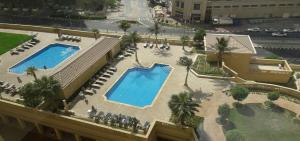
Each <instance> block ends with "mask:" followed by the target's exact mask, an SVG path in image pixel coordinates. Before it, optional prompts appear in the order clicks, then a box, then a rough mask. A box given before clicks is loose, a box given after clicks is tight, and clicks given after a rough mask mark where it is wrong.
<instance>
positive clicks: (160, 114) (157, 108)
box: [71, 44, 229, 122]
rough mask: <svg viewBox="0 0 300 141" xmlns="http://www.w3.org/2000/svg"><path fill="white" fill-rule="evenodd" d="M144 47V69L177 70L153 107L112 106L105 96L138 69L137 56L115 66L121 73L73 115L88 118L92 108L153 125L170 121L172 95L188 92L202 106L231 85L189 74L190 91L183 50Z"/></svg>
mask: <svg viewBox="0 0 300 141" xmlns="http://www.w3.org/2000/svg"><path fill="white" fill-rule="evenodd" d="M142 46H143V44H138V47H139V50H138V57H139V60H140V63H141V65H142V66H146V67H149V66H152V64H153V63H162V64H169V65H171V66H172V67H173V68H174V69H173V72H172V73H171V74H170V77H169V79H168V80H166V82H165V85H164V86H163V87H162V89H161V92H160V93H159V94H158V95H157V97H156V98H155V100H154V101H153V103H152V106H150V107H146V108H138V107H133V106H128V105H124V104H120V103H116V102H111V101H108V100H106V99H105V94H106V92H107V91H108V90H109V89H110V88H111V87H112V86H113V84H114V83H115V82H116V81H117V80H118V79H119V78H120V76H121V75H122V74H123V73H124V72H125V71H126V70H127V69H129V68H132V67H135V66H137V65H138V64H137V63H136V62H135V56H134V54H133V55H132V56H131V57H127V58H125V59H124V60H122V61H120V62H118V63H117V64H116V67H117V69H118V71H117V72H116V73H115V74H114V75H113V76H112V77H111V78H110V79H108V81H107V82H105V84H104V85H103V86H102V87H101V88H100V89H99V90H97V93H96V94H94V95H86V98H87V100H88V103H85V101H84V100H80V101H78V102H77V103H76V104H75V105H74V106H73V107H72V109H71V110H72V111H74V112H75V114H76V115H77V116H81V117H88V114H87V110H89V109H90V108H91V106H92V105H93V106H95V107H96V108H97V109H98V110H100V111H104V112H111V113H113V114H120V113H121V114H124V115H130V116H135V117H137V118H138V119H140V120H141V122H145V121H153V120H155V119H156V120H162V121H168V120H169V117H170V115H171V111H170V110H169V107H168V101H169V100H170V97H171V95H172V94H178V93H179V92H183V91H189V92H192V93H194V98H195V99H196V100H197V101H199V102H200V101H201V99H202V97H205V96H207V95H210V94H213V93H215V92H216V91H219V92H221V91H222V90H223V89H224V88H225V87H227V86H228V85H229V82H228V81H222V80H213V79H202V78H198V77H196V76H194V75H193V74H192V73H190V75H189V79H188V84H189V87H188V88H187V87H185V86H184V80H185V75H186V68H185V67H184V66H180V65H178V64H177V60H178V59H179V57H180V56H183V55H184V54H185V52H184V51H183V50H182V47H181V46H171V50H170V51H159V49H155V48H153V49H150V48H146V49H145V48H143V47H142ZM195 56H196V54H193V55H188V57H190V58H195Z"/></svg>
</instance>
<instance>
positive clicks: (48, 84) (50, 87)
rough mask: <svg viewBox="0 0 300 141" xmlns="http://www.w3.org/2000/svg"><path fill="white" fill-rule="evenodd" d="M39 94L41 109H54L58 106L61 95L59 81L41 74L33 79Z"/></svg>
mask: <svg viewBox="0 0 300 141" xmlns="http://www.w3.org/2000/svg"><path fill="white" fill-rule="evenodd" d="M35 83H36V87H37V89H38V90H39V94H40V95H41V96H42V97H43V100H44V105H43V109H45V110H49V111H54V110H56V109H57V108H58V106H59V104H60V103H61V100H62V98H63V96H62V88H61V85H60V83H59V82H58V81H57V80H55V79H54V78H53V77H46V76H43V77H42V78H41V79H37V80H36V81H35Z"/></svg>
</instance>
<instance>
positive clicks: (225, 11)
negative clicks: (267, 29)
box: [172, 0, 300, 22]
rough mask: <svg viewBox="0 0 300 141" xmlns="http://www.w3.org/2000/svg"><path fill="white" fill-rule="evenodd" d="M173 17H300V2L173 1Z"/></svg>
mask: <svg viewBox="0 0 300 141" xmlns="http://www.w3.org/2000/svg"><path fill="white" fill-rule="evenodd" d="M172 16H173V17H175V18H178V19H179V20H182V21H183V22H199V21H201V22H203V21H210V20H211V19H212V18H216V17H231V18H238V19H243V18H272V17H281V18H289V17H298V16H300V1H299V0H172Z"/></svg>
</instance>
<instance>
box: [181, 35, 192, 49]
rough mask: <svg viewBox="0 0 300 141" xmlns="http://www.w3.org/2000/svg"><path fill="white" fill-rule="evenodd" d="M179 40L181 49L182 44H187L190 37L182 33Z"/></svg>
mask: <svg viewBox="0 0 300 141" xmlns="http://www.w3.org/2000/svg"><path fill="white" fill-rule="evenodd" d="M180 40H181V43H182V50H184V46H186V45H188V44H189V41H190V37H189V36H187V35H184V36H181V38H180Z"/></svg>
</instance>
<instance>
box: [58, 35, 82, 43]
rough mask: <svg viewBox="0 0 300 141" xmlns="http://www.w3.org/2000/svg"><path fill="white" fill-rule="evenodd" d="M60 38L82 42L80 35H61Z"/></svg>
mask: <svg viewBox="0 0 300 141" xmlns="http://www.w3.org/2000/svg"><path fill="white" fill-rule="evenodd" d="M60 39H61V40H67V41H76V42H80V41H81V37H79V36H72V35H61V37H60Z"/></svg>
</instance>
